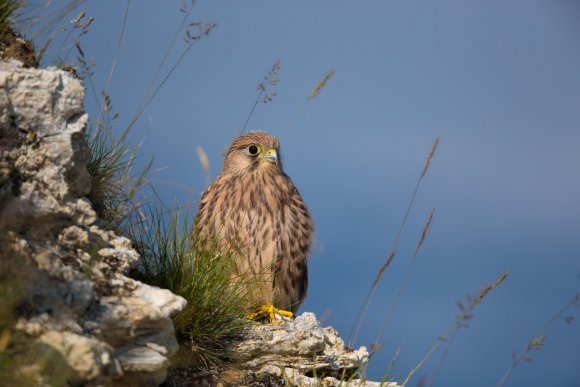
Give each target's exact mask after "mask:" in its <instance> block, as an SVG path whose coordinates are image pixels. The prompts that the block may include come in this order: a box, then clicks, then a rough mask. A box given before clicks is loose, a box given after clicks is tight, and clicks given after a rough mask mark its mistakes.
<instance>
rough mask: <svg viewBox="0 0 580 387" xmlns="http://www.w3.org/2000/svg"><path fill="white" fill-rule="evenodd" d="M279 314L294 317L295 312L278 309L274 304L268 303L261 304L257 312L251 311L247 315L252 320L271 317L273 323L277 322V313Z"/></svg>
mask: <svg viewBox="0 0 580 387" xmlns="http://www.w3.org/2000/svg"><path fill="white" fill-rule="evenodd" d="M277 314H278V315H280V316H285V317H294V314H293V313H292V312H289V311H287V310H282V309H278V308H276V307H275V306H274V305H273V304H266V305H262V306H260V309H258V311H257V312H255V313H249V314H248V315H247V316H246V318H248V319H250V320H256V319H258V318H260V317H269V318H270V322H271V323H273V322H276V315H277Z"/></svg>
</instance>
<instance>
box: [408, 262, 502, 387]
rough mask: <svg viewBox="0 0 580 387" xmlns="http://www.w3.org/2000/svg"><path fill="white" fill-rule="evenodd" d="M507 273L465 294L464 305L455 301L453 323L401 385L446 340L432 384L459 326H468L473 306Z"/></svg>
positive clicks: (497, 284)
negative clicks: (477, 291) (476, 290)
mask: <svg viewBox="0 0 580 387" xmlns="http://www.w3.org/2000/svg"><path fill="white" fill-rule="evenodd" d="M508 274H509V273H508V272H505V273H503V274H502V275H501V276H499V277H498V279H497V280H495V282H494V283H493V284H492V285H488V286H484V287H483V288H482V289H481V290H480V291H479V294H478V295H477V296H476V297H472V296H467V301H468V304H467V305H466V306H464V305H463V304H462V303H461V302H458V303H457V305H458V307H459V313H457V316H455V320H454V321H453V323H451V325H450V326H449V327H448V328H447V330H446V331H445V333H444V334H443V335H441V336H439V337H438V338H437V341H436V342H435V344H433V346H432V347H431V349H429V351H428V352H427V354H426V355H425V356H424V357H423V358H422V359H421V360H420V361H419V363H418V364H417V365H416V366H415V367H414V368H413V369H412V370H411V371H410V372H409V374H408V375H407V377H406V378H405V380H404V381H403V382H402V383H401V385H403V386H405V385H407V383H408V382H409V380H410V379H411V378H412V377H413V375H414V374H415V373H416V372H417V371H418V370H419V368H421V367H422V366H423V364H424V363H425V362H426V361H427V359H429V358H430V357H431V355H432V354H433V353H434V352H435V350H436V349H437V348H438V347H439V346H440V345H441V343H444V342H447V343H448V347H447V350H446V351H445V353H444V354H443V356H442V358H441V360H440V361H439V364H438V366H437V368H436V371H435V375H434V376H433V379H432V380H431V383H430V384H431V385H433V382H434V381H435V378H436V377H437V375H438V373H439V371H440V370H441V368H442V366H443V363H444V361H445V359H446V357H447V354H448V353H449V350H450V349H451V345H452V344H453V342H454V340H455V337H456V336H457V333H458V332H459V330H460V329H461V328H467V327H468V325H467V322H468V321H469V320H471V319H472V318H473V315H472V312H473V309H474V308H475V306H476V305H478V304H479V303H481V301H482V300H483V299H484V298H485V297H486V296H487V295H488V294H489V293H490V292H491V291H492V290H493V289H495V288H496V287H497V286H499V284H501V283H502V282H503V281H504V280H505V279H506V278H507V277H508ZM448 337H450V339H447V338H448Z"/></svg>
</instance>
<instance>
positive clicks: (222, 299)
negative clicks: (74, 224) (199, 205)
mask: <svg viewBox="0 0 580 387" xmlns="http://www.w3.org/2000/svg"><path fill="white" fill-rule="evenodd" d="M161 207H162V206H149V205H148V206H144V207H143V208H142V209H141V210H140V211H138V215H139V219H138V220H134V221H132V222H131V223H130V224H131V228H130V233H129V235H130V237H131V239H132V240H133V241H135V246H136V249H137V250H138V251H139V253H140V254H141V262H140V265H139V267H138V269H137V272H136V273H135V274H136V277H137V278H138V279H140V280H142V281H143V282H146V283H148V284H151V285H155V286H159V287H162V288H166V289H169V290H171V291H172V292H173V293H175V294H178V295H180V296H182V297H184V298H185V299H186V300H187V302H188V304H187V306H186V307H185V309H184V310H183V311H182V312H180V313H179V314H178V315H177V316H176V317H175V319H174V321H175V328H176V331H177V334H178V337H179V338H180V341H181V342H182V343H183V344H184V345H185V349H184V350H182V351H181V355H182V356H180V358H179V359H178V364H179V362H180V361H181V362H185V363H186V364H187V365H188V366H192V367H194V368H199V369H209V368H211V367H212V366H215V365H220V364H223V362H224V361H227V360H228V359H229V358H231V356H232V352H231V350H230V344H231V343H232V341H233V340H236V339H238V338H239V337H240V332H241V331H242V330H243V329H244V328H246V327H248V326H249V324H250V323H251V322H250V321H249V320H247V319H245V318H243V316H245V315H246V314H247V313H248V312H250V311H251V310H252V305H251V302H250V301H249V299H250V294H251V291H252V289H254V288H255V285H256V284H255V283H252V282H251V280H250V279H248V278H247V277H244V276H238V277H236V278H232V273H235V267H236V266H235V265H236V263H235V260H234V255H233V253H232V252H231V251H227V250H223V249H219V248H217V246H215V244H210V246H209V247H208V248H205V249H204V250H199V251H198V250H197V249H196V248H193V246H192V243H191V233H192V225H191V217H190V216H189V209H188V208H179V207H177V208H175V209H171V210H167V211H166V212H163V211H161V210H160V208H161Z"/></svg>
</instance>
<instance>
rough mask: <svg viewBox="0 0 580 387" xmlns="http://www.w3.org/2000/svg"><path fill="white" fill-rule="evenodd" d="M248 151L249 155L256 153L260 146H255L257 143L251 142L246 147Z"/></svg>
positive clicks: (258, 151)
mask: <svg viewBox="0 0 580 387" xmlns="http://www.w3.org/2000/svg"><path fill="white" fill-rule="evenodd" d="M248 152H249V153H250V154H251V155H257V154H258V153H260V147H259V146H257V145H254V144H252V145H250V146H249V147H248Z"/></svg>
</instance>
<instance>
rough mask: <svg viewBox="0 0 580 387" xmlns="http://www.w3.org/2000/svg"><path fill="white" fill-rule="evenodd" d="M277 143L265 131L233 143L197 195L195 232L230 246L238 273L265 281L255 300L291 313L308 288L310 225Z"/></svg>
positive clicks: (199, 235)
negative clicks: (216, 172) (217, 171)
mask: <svg viewBox="0 0 580 387" xmlns="http://www.w3.org/2000/svg"><path fill="white" fill-rule="evenodd" d="M252 146H254V147H256V148H251V147H252ZM279 148H280V144H279V142H278V139H276V137H274V136H272V135H270V134H268V133H265V132H250V133H247V134H245V135H243V136H241V137H239V138H237V139H236V140H235V141H234V142H233V143H232V145H231V147H230V149H229V151H228V153H227V155H226V158H225V160H224V166H223V170H222V172H221V174H220V175H219V176H218V177H217V178H216V179H215V180H214V181H213V182H212V183H211V184H210V185H209V187H208V188H207V190H206V191H205V192H204V193H203V195H202V198H201V203H200V205H199V210H198V213H197V216H196V220H195V235H196V239H197V240H198V241H199V240H206V241H207V240H213V241H218V244H219V246H220V247H225V248H229V249H231V251H234V252H235V254H236V262H237V266H238V267H237V270H238V273H251V275H255V276H256V277H257V278H259V279H260V280H261V281H264V284H263V285H260V287H259V288H260V291H259V292H256V295H255V298H256V299H255V300H254V301H255V302H256V303H257V304H268V303H272V304H274V306H275V307H276V308H280V309H284V310H289V311H292V312H295V311H296V310H297V309H298V307H299V306H300V304H301V303H302V301H303V300H304V297H305V296H306V290H307V288H308V271H307V255H308V251H309V249H310V244H311V241H312V234H313V226H312V221H311V219H310V215H309V213H308V210H307V208H306V206H305V205H304V202H303V200H302V197H301V196H300V193H299V192H298V190H297V189H296V187H295V186H294V184H293V183H292V180H290V177H288V175H286V174H285V173H284V171H283V170H282V164H281V162H280V158H279V156H278V150H279ZM256 149H258V150H259V152H258V153H256V154H252V153H253V151H255V150H256Z"/></svg>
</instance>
